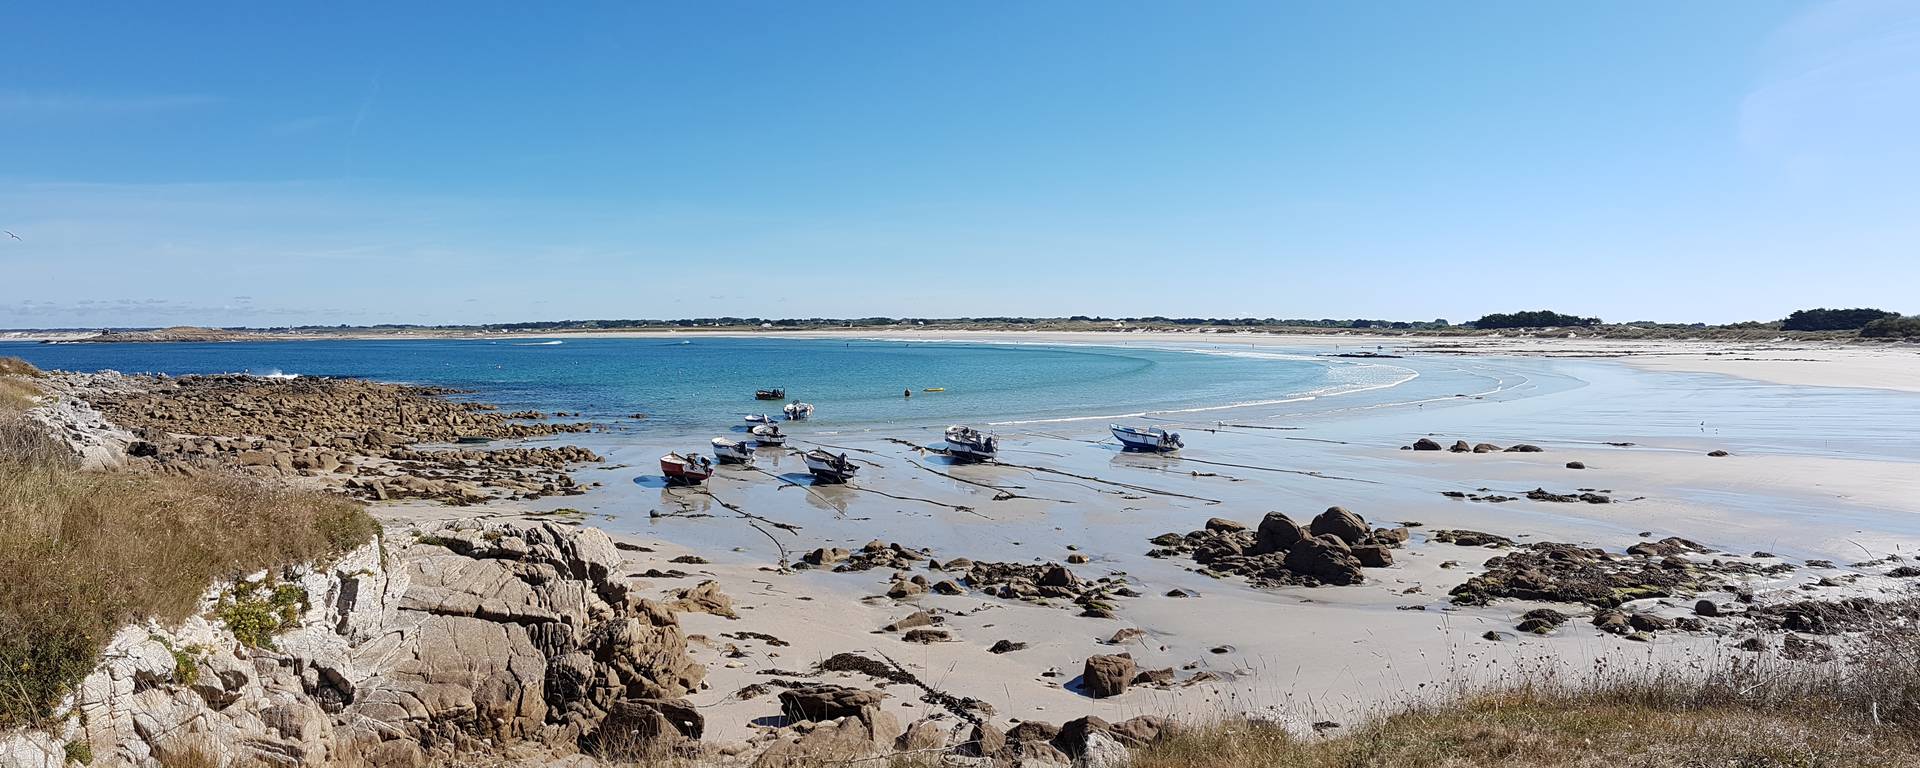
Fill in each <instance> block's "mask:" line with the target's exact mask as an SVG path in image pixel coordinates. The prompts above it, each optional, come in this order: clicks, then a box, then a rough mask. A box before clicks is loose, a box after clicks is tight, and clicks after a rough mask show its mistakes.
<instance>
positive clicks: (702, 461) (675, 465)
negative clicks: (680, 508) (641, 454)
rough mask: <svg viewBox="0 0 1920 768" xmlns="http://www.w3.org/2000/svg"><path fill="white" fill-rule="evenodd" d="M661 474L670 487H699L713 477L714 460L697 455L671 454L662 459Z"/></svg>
mask: <svg viewBox="0 0 1920 768" xmlns="http://www.w3.org/2000/svg"><path fill="white" fill-rule="evenodd" d="M660 474H662V475H666V477H667V484H668V485H699V484H700V483H701V482H702V481H704V480H706V479H707V478H709V477H713V460H712V459H709V458H707V457H705V456H701V455H700V454H697V453H689V454H686V455H684V456H683V455H681V454H678V453H669V454H667V455H665V456H662V457H660Z"/></svg>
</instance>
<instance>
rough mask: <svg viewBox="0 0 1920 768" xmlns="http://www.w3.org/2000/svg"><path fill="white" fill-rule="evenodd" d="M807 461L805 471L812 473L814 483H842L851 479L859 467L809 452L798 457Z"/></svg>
mask: <svg viewBox="0 0 1920 768" xmlns="http://www.w3.org/2000/svg"><path fill="white" fill-rule="evenodd" d="M800 458H801V460H803V461H805V462H806V463H807V472H808V473H809V474H812V475H813V481H814V482H816V483H844V482H846V481H848V480H851V479H853V476H854V474H856V473H857V472H859V468H858V467H856V466H854V465H853V464H851V463H847V464H842V463H839V462H836V461H834V460H833V459H832V458H830V457H820V456H815V455H813V454H811V453H809V454H806V455H803V456H801V457H800Z"/></svg>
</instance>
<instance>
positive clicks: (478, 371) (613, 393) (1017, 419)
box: [0, 337, 1412, 431]
mask: <svg viewBox="0 0 1920 768" xmlns="http://www.w3.org/2000/svg"><path fill="white" fill-rule="evenodd" d="M0 355H16V356H19V357H23V358H25V359H27V360H28V361H30V362H32V363H34V364H36V365H39V366H41V367H43V368H58V369H65V370H82V371H92V370H101V369H113V370H119V371H124V372H129V373H133V372H153V373H168V374H172V375H180V374H189V373H231V372H250V373H254V374H297V375H302V376H355V377H362V378H369V379H376V380H382V381H398V382H410V383H417V384H433V385H440V386H447V387H454V388H459V389H464V390H471V391H472V392H473V393H474V396H475V397H478V398H480V399H483V400H486V401H488V402H493V403H497V404H499V405H500V406H501V407H502V408H506V409H509V410H519V409H537V410H542V411H569V412H572V411H578V412H580V413H582V414H584V416H585V417H586V418H590V419H603V420H608V421H610V422H613V423H616V424H620V425H621V426H622V428H623V429H633V430H642V431H645V430H663V429H700V428H711V427H713V426H716V425H727V424H735V423H738V422H739V420H740V416H742V415H744V414H747V413H758V412H767V413H772V414H778V413H779V406H780V404H779V403H767V402H759V401H755V400H754V399H753V391H754V390H755V389H758V388H762V387H782V388H785V389H786V390H787V393H788V395H789V397H790V398H792V399H797V400H803V401H806V402H809V403H812V404H814V406H815V407H816V408H817V412H816V417H815V420H814V422H815V426H817V427H820V428H837V427H859V426H873V425H881V424H942V423H950V422H962V421H966V422H989V423H998V424H1010V423H1046V422H1049V421H1052V420H1058V419H1077V418H1090V417H1103V416H1114V417H1122V416H1127V415H1130V414H1138V413H1143V412H1156V413H1161V414H1166V413H1194V414H1199V413H1204V412H1206V411H1205V410H1196V409H1213V408H1219V407H1221V406H1226V405H1233V404H1244V403H1268V402H1274V401H1287V400H1295V399H1303V398H1316V399H1317V398H1320V397H1325V396H1328V395H1339V394H1343V393H1356V392H1371V391H1378V390H1384V389H1388V388H1391V387H1393V386H1394V385H1396V384H1399V383H1402V382H1405V381H1407V380H1408V379H1410V378H1412V372H1411V371H1409V370H1408V369H1406V368H1402V367H1397V366H1392V365H1386V364H1379V363H1368V362H1355V361H1349V360H1341V359H1336V358H1316V357H1313V356H1311V355H1307V354H1286V353H1280V352H1274V351H1265V350H1262V351H1255V350H1251V349H1249V348H1247V347H1245V346H1244V345H1242V346H1240V347H1238V348H1235V347H1234V346H1232V345H1229V344H1212V345H1204V344H1201V345H1191V346H1190V347H1188V348H1185V349H1161V348H1143V347H1113V346H1057V345H1028V344H978V343H937V342H931V343H930V342H911V343H909V342H898V341H856V340H837V339H835V340H816V339H780V338H714V337H704V338H696V339H689V340H684V341H683V340H677V339H657V338H645V339H615V338H601V339H565V340H558V339H556V340H545V341H542V340H537V339H535V340H395V341H295V342H267V343H216V344H25V343H0ZM1382 362H1383V363H1384V362H1391V361H1382ZM931 387H939V388H944V389H945V391H944V392H926V391H924V390H925V389H927V388H931ZM905 390H911V391H912V393H913V396H912V397H910V398H909V397H903V396H902V392H903V391H905ZM1302 402H1304V400H1302ZM635 413H645V414H648V416H649V418H648V419H646V420H645V421H644V422H638V421H635V420H633V419H631V418H630V417H631V415H632V414H635Z"/></svg>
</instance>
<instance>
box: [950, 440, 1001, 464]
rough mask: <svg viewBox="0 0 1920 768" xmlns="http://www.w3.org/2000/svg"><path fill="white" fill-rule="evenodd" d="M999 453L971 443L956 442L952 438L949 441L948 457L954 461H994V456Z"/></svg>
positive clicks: (968, 462)
mask: <svg viewBox="0 0 1920 768" xmlns="http://www.w3.org/2000/svg"><path fill="white" fill-rule="evenodd" d="M997 455H999V452H998V451H994V450H988V449H983V448H981V447H979V446H976V445H973V444H971V443H956V442H954V441H952V440H948V441H947V457H948V458H951V459H953V460H954V461H958V462H963V463H967V464H978V463H980V462H983V461H993V458H994V457H995V456H997Z"/></svg>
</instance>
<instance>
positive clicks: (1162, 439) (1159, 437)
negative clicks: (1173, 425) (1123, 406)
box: [1108, 424, 1186, 453]
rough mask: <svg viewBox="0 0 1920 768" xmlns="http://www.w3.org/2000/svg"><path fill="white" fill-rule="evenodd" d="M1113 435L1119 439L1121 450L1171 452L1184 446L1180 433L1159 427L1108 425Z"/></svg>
mask: <svg viewBox="0 0 1920 768" xmlns="http://www.w3.org/2000/svg"><path fill="white" fill-rule="evenodd" d="M1108 428H1109V429H1112V430H1113V436H1114V437H1116V438H1118V439H1119V440H1120V447H1121V449H1122V450H1128V451H1150V452H1153V453H1172V452H1174V451H1177V450H1180V449H1181V448H1184V447H1186V443H1182V442H1180V433H1178V432H1168V431H1166V430H1164V429H1161V428H1159V427H1146V428H1141V427H1123V426H1120V425H1118V424H1113V425H1109V427H1108Z"/></svg>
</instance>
